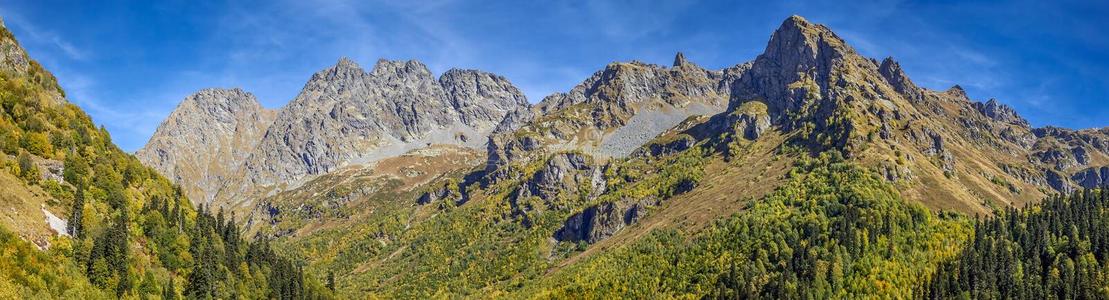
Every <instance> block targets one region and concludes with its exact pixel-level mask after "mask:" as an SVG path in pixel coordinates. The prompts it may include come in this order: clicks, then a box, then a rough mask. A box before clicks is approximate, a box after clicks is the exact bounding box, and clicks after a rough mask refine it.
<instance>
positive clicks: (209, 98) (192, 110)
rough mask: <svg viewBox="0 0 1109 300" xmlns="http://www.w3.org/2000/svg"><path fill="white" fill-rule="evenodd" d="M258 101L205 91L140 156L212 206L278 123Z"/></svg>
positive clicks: (165, 123) (161, 128)
mask: <svg viewBox="0 0 1109 300" xmlns="http://www.w3.org/2000/svg"><path fill="white" fill-rule="evenodd" d="M274 115H275V113H274V111H272V110H268V109H266V108H264V107H262V105H261V104H259V103H258V100H257V99H256V98H255V97H254V95H252V94H250V93H247V92H244V91H243V90H240V89H205V90H201V91H199V92H197V93H195V94H193V95H190V96H188V97H186V98H185V100H184V101H182V102H181V104H179V105H178V106H177V108H176V109H174V110H173V112H172V113H170V115H169V117H167V118H166V120H165V121H163V122H162V124H161V125H160V126H158V129H157V130H156V131H155V132H154V135H153V136H152V137H151V138H150V141H149V142H147V144H146V145H145V146H144V147H143V148H142V149H139V151H138V152H137V153H136V154H135V155H136V156H138V158H139V160H141V161H142V162H143V163H145V164H147V165H149V166H151V167H153V168H154V169H155V170H158V171H159V172H160V173H162V175H164V176H166V177H167V178H169V179H170V180H172V181H173V182H174V183H177V184H180V185H181V186H182V187H184V188H185V193H186V195H187V196H188V197H189V199H192V200H193V201H194V202H197V203H205V204H209V203H210V202H211V201H212V200H213V199H214V197H215V194H216V193H217V192H218V191H219V189H220V188H222V187H223V184H224V183H226V182H227V181H228V180H230V179H231V178H233V177H235V176H238V175H239V174H240V173H239V172H240V169H239V168H240V167H241V166H242V162H243V161H245V160H246V159H247V158H248V157H249V156H250V154H251V152H252V151H253V150H254V149H255V146H257V144H258V141H259V140H261V138H262V135H263V134H264V133H265V132H266V129H267V128H268V127H269V126H270V124H271V123H272V122H273V119H274Z"/></svg>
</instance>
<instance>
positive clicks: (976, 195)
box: [0, 16, 1109, 299]
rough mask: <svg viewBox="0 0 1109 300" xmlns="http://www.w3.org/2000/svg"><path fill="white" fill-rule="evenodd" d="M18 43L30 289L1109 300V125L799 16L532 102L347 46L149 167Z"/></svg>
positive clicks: (157, 138) (188, 133) (217, 107)
mask: <svg viewBox="0 0 1109 300" xmlns="http://www.w3.org/2000/svg"><path fill="white" fill-rule="evenodd" d="M4 32H5V33H6V32H7V31H6V30H5V31H4ZM0 46H3V47H0V50H3V51H4V52H3V53H2V54H3V55H0V58H3V59H5V61H2V62H0V67H4V68H6V69H5V70H4V72H3V76H4V77H3V78H2V79H3V81H2V82H0V109H2V110H0V113H2V116H3V117H4V118H3V119H0V129H3V130H0V148H2V149H3V151H4V153H5V155H4V156H3V157H0V163H2V165H3V166H4V167H5V169H6V170H7V172H6V173H4V172H0V185H3V187H4V191H3V192H0V201H3V202H0V204H4V205H6V207H5V210H4V211H3V212H2V214H4V216H5V217H6V218H5V219H4V220H3V221H4V223H3V224H4V227H3V228H4V229H5V230H6V231H0V246H2V247H3V249H7V252H8V253H15V255H18V256H19V257H20V258H21V259H19V260H14V261H12V262H7V263H0V288H3V289H2V290H3V291H12V293H11V294H12V295H11V296H12V297H22V298H27V297H31V296H37V295H47V297H55V298H73V297H79V296H80V297H92V298H103V297H111V296H112V295H114V296H116V297H140V298H141V297H147V296H159V295H161V296H164V297H167V298H168V297H177V296H186V297H190V298H206V297H212V298H239V297H241V298H285V299H289V298H298V299H299V298H330V297H338V298H405V299H425V298H498V299H499V298H529V299H530V298H560V299H561V298H616V297H622V298H821V299H823V298H836V299H838V298H856V297H859V298H870V297H874V298H912V297H931V298H936V297H939V298H945V297H967V298H1010V297H1037V298H1052V297H1058V298H1081V297H1088V298H1109V290H1107V289H1105V288H1104V287H1105V286H1107V285H1109V272H1106V271H1105V270H1106V269H1105V266H1107V265H1109V262H1106V258H1107V256H1106V255H1105V253H1107V252H1106V251H1105V249H1103V248H1104V246H1105V245H1106V243H1107V242H1106V241H1109V240H1106V239H1104V237H1103V236H1104V234H1103V233H1104V232H1109V231H1107V228H1109V224H1107V223H1105V222H1104V220H1103V219H1104V218H1102V217H1103V215H1104V214H1105V212H1106V211H1107V210H1109V205H1107V203H1106V201H1105V193H1106V192H1105V187H1106V186H1107V185H1109V127H1107V128H1102V129H1085V130H1072V129H1065V128H1058V127H1043V128H1033V127H1032V126H1031V125H1030V124H1029V123H1028V121H1026V120H1025V119H1024V118H1022V117H1021V116H1020V115H1019V114H1018V113H1017V112H1016V111H1015V110H1014V109H1012V108H1010V107H1008V106H1006V105H1004V104H1001V102H999V101H997V100H995V99H989V100H987V101H976V100H973V99H970V98H969V97H968V96H967V95H966V92H965V91H964V90H963V89H962V88H961V87H959V86H957V85H956V86H953V87H951V88H949V89H947V90H943V91H937V90H930V89H926V88H922V87H920V86H918V85H916V84H915V83H914V81H913V80H912V79H911V78H910V76H909V74H906V73H905V72H904V70H903V69H902V68H901V66H900V64H899V63H898V62H897V61H896V60H894V59H893V58H890V57H887V58H884V59H882V60H877V59H874V58H868V57H864V56H862V55H860V54H859V53H858V52H857V51H856V50H855V49H854V48H852V47H851V46H850V44H849V43H848V41H846V40H844V39H843V38H841V37H840V36H839V35H837V34H836V33H835V32H833V31H832V30H831V29H830V28H828V27H826V26H823V25H820V24H815V23H812V22H809V21H808V20H806V19H804V18H802V17H799V16H792V17H789V18H787V19H786V20H784V21H783V22H782V23H781V25H780V26H779V27H778V28H777V29H776V30H775V31H774V32H772V33H771V34H770V38H769V41H768V42H767V45H766V47H765V49H764V50H763V52H762V53H761V54H759V55H758V56H756V57H754V58H742V57H740V58H737V64H735V65H733V66H731V67H727V68H723V69H719V70H710V69H706V68H703V67H701V66H698V65H697V64H695V63H694V62H693V61H692V60H690V59H688V58H686V56H685V55H684V54H682V53H678V54H677V55H676V56H675V58H674V61H673V63H672V64H671V65H669V66H661V65H654V64H648V63H643V62H639V61H629V62H614V63H610V64H608V65H605V66H603V67H601V68H600V69H599V70H598V71H596V72H595V73H593V74H592V75H591V76H589V77H588V78H586V79H584V80H583V81H581V82H580V83H579V84H578V85H576V86H574V87H573V88H571V89H570V90H568V91H565V92H560V93H555V94H552V95H550V96H547V97H545V98H543V99H542V100H541V101H539V102H538V103H536V104H534V105H531V104H529V103H528V100H527V99H526V98H525V97H524V96H523V94H522V93H521V92H520V91H519V89H518V88H516V87H515V86H514V85H513V84H512V83H511V82H510V81H509V80H508V79H507V78H504V77H502V76H499V75H495V74H491V73H487V72H483V71H477V70H461V69H452V70H449V71H447V72H445V73H443V74H439V75H438V76H436V74H433V73H432V72H431V71H430V70H429V69H428V67H427V66H425V65H424V64H423V63H421V62H418V61H414V60H411V61H391V60H384V59H382V60H379V61H377V62H376V64H375V65H374V66H373V68H372V69H369V70H368V71H367V70H366V69H363V68H362V67H361V66H359V65H358V64H357V63H355V62H354V61H352V60H349V59H346V58H343V59H340V60H339V61H338V62H337V63H336V64H335V65H333V66H330V67H328V68H325V69H324V70H321V71H319V72H317V73H315V74H313V75H312V76H311V77H310V78H309V79H308V81H307V83H306V84H305V85H304V87H303V88H302V89H301V91H300V93H299V94H298V95H297V96H296V97H295V98H294V99H292V100H291V101H290V102H289V103H288V104H286V105H285V106H284V107H281V108H280V109H277V110H269V109H266V108H263V107H262V106H261V105H259V104H258V101H257V100H256V99H255V98H254V96H253V95H251V94H250V93H248V92H246V91H242V90H240V89H206V90H202V91H199V92H197V93H196V94H194V95H192V96H189V97H186V98H185V99H184V101H183V102H182V103H181V104H180V105H178V107H177V108H176V109H175V110H174V112H173V113H171V114H170V116H169V117H168V118H167V119H166V120H165V121H164V122H163V123H162V125H161V126H160V127H159V128H158V130H157V132H156V133H155V134H154V136H153V137H152V138H151V140H150V142H149V143H148V144H147V145H146V146H145V147H143V149H141V150H139V151H138V153H137V155H136V156H137V158H136V156H131V155H128V154H126V153H123V152H122V151H120V150H119V149H118V148H116V147H115V146H114V145H112V143H111V141H110V137H109V136H108V133H107V132H106V131H105V130H103V129H102V128H101V129H96V128H95V127H94V126H93V123H92V120H90V119H89V117H88V116H87V115H85V114H84V113H83V112H81V111H80V109H79V108H77V107H76V106H74V105H72V104H69V103H68V102H67V101H66V100H65V95H64V93H63V92H62V90H61V89H60V87H59V86H58V84H57V83H56V81H55V80H54V79H53V76H51V75H49V73H48V72H46V71H45V70H43V69H42V68H41V66H38V65H37V64H36V63H34V61H33V60H31V59H30V58H29V57H27V56H26V54H25V53H23V52H22V49H21V48H19V46H18V43H16V42H15V40H14V38H13V37H11V34H10V33H7V34H6V35H4V39H3V40H0ZM743 59H750V60H749V61H741V60H743ZM140 161H141V162H142V163H140ZM142 164H146V165H147V166H149V167H146V166H143V165H142ZM159 174H161V175H159ZM163 176H164V177H163ZM190 199H191V200H190ZM1045 199H1046V201H1045ZM1040 203H1043V204H1040ZM194 205H196V206H195V207H196V208H193V207H194ZM50 215H56V216H58V218H50V217H49V216H50ZM63 220H64V221H68V224H65V225H61V226H59V225H58V224H59V222H64V221H63ZM50 224H54V226H51V225H50ZM59 227H63V228H59ZM8 231H11V232H12V233H9V232H8ZM271 247H272V248H271ZM36 249H39V250H36ZM28 270H29V271H28ZM1010 274H1012V275H1011V276H1010ZM316 278H326V280H324V281H325V282H326V283H322V282H321V281H320V280H317V279H316Z"/></svg>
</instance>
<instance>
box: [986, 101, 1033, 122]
mask: <svg viewBox="0 0 1109 300" xmlns="http://www.w3.org/2000/svg"><path fill="white" fill-rule="evenodd" d="M974 108H975V109H977V110H978V111H979V112H981V113H982V114H983V115H986V117H989V118H990V119H993V120H994V121H998V122H1005V123H1009V124H1013V125H1018V126H1024V127H1028V121H1026V120H1024V118H1022V117H1021V116H1020V115H1017V112H1016V111H1015V110H1013V108H1012V107H1009V106H1008V105H1005V104H1001V103H999V102H997V99H990V100H989V101H986V103H982V102H975V103H974Z"/></svg>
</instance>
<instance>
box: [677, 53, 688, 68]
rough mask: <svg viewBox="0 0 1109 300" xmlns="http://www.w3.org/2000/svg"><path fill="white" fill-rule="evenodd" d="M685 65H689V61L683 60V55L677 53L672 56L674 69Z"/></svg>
mask: <svg viewBox="0 0 1109 300" xmlns="http://www.w3.org/2000/svg"><path fill="white" fill-rule="evenodd" d="M687 63H689V61H687V60H685V54H682V53H681V52H678V54H677V55H674V67H675V68H676V67H680V66H684V65H685V64H687Z"/></svg>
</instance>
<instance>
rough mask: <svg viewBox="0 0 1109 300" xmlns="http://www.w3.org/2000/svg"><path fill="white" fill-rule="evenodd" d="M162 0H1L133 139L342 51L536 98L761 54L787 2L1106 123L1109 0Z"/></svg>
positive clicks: (910, 65) (299, 76)
mask: <svg viewBox="0 0 1109 300" xmlns="http://www.w3.org/2000/svg"><path fill="white" fill-rule="evenodd" d="M154 2H155V1H52V0H5V1H3V2H2V3H0V16H3V18H4V20H5V22H6V23H7V25H8V27H9V28H10V29H11V30H12V31H13V32H14V33H15V35H16V37H17V38H19V39H20V41H21V42H22V43H23V45H24V47H26V48H27V49H28V51H29V52H30V53H31V55H32V56H33V57H34V58H36V59H38V60H39V61H40V62H42V63H43V64H44V65H45V66H46V67H47V68H48V69H49V70H51V71H52V72H53V73H54V74H55V75H57V76H58V78H59V80H60V81H61V84H62V86H63V87H64V88H65V89H66V90H67V92H68V94H69V98H70V100H71V101H73V102H75V103H77V104H78V105H80V106H81V107H82V108H84V109H85V110H86V111H88V112H89V114H91V115H92V117H93V119H94V120H95V121H96V122H97V123H99V124H103V125H104V126H106V127H107V128H108V130H109V131H110V132H111V133H112V135H113V138H114V139H115V141H116V143H117V144H119V145H120V146H121V147H122V148H123V149H125V150H128V151H134V150H136V149H138V148H140V147H142V145H143V144H144V143H146V140H147V139H149V137H150V135H151V134H152V133H153V132H154V129H155V128H157V126H158V124H159V123H160V122H161V120H162V119H163V118H165V117H166V115H168V114H169V112H170V111H172V110H173V108H174V107H175V106H176V105H177V103H178V102H180V101H181V100H182V99H183V98H184V97H185V96H187V95H189V94H191V93H192V92H194V91H196V90H199V89H201V88H206V87H241V88H243V89H245V90H247V91H250V92H252V93H254V94H255V95H257V96H258V97H259V99H260V100H261V101H262V103H263V105H265V106H266V107H270V108H278V107H281V106H282V105H284V104H285V103H286V102H288V101H289V100H290V99H292V98H293V97H294V96H295V95H296V93H297V92H298V91H299V90H300V88H301V87H302V86H303V85H304V82H305V81H306V80H307V79H308V77H309V76H311V74H312V73H314V72H316V71H318V70H320V69H323V68H325V67H327V66H330V65H333V64H334V63H335V62H336V60H337V59H338V58H339V57H342V56H346V57H350V58H352V59H354V60H355V61H357V62H359V63H360V64H362V65H363V66H364V67H371V66H372V65H373V63H374V62H375V61H376V60H377V59H378V58H388V59H417V60H420V61H422V62H424V63H426V64H427V65H428V66H429V67H430V68H431V69H432V71H433V72H435V73H437V74H438V73H441V72H443V71H446V70H447V69H449V68H452V67H458V68H474V69H481V70H485V71H490V72H494V73H498V74H501V75H504V76H505V77H507V78H508V79H509V80H511V81H512V82H513V83H515V84H516V85H517V86H519V87H520V88H521V89H522V90H524V92H525V93H526V94H527V96H528V98H529V99H530V100H531V101H532V102H535V101H538V100H539V99H541V98H542V97H543V96H545V95H548V94H550V93H552V92H557V91H565V90H568V89H570V88H571V87H573V86H574V85H575V84H577V83H578V82H580V81H581V80H583V79H585V78H586V77H588V76H589V75H590V74H592V73H593V72H595V71H596V70H598V69H600V68H602V67H603V66H604V65H605V64H607V63H609V62H612V61H626V60H633V59H636V60H641V61H646V62H651V63H658V64H669V63H670V62H671V61H672V60H673V56H674V53H675V52H677V51H682V52H684V53H685V54H686V57H688V58H689V59H690V60H691V61H693V62H696V63H698V64H700V65H702V66H705V67H708V68H723V67H726V66H730V65H734V64H738V63H742V62H744V61H748V60H751V59H753V58H754V57H755V56H756V55H758V54H759V53H761V52H762V50H763V48H765V46H766V42H767V40H768V39H769V37H770V33H771V32H772V31H773V30H774V29H775V28H776V27H777V26H778V25H779V24H780V23H781V22H782V20H784V19H785V18H786V17H788V16H789V15H793V14H798V15H801V16H804V17H806V18H808V19H809V20H810V21H813V22H817V23H822V24H825V25H828V26H829V27H831V28H832V30H834V31H835V32H837V33H838V34H839V35H840V36H842V37H843V38H845V39H846V40H847V41H848V43H850V44H851V45H853V46H854V47H855V48H856V49H858V50H859V52H861V53H863V54H864V55H867V56H870V57H875V58H879V59H880V58H882V57H885V56H893V57H894V58H895V59H897V60H898V61H900V62H901V65H902V67H903V68H904V69H905V70H906V72H907V73H908V74H909V76H910V77H911V78H912V79H913V80H914V81H916V82H917V83H918V84H920V85H922V86H924V87H928V88H932V89H946V88H948V87H950V86H951V85H954V84H960V85H962V86H963V87H964V88H965V89H966V90H967V91H968V93H969V94H970V95H971V97H972V98H975V99H978V100H986V99H989V98H997V99H998V100H999V101H1001V102H1003V103H1007V104H1010V105H1012V106H1014V107H1015V108H1016V109H1017V110H1018V111H1019V112H1020V113H1021V114H1022V115H1024V116H1025V117H1026V118H1028V119H1029V121H1031V122H1032V124H1033V125H1036V126H1043V125H1058V126H1064V127H1071V128H1088V127H1101V126H1109V18H1107V17H1106V16H1107V15H1109V1H1101V0H1095V1H1087V2H1081V1H1061V2H1056V1H1023V0H1020V1H970V2H968V1H927V2H914V1H868V2H860V3H852V4H842V3H836V2H839V1H815V2H810V1H791V0H786V1H757V2H756V1H753V2H751V3H734V2H732V1H452V0H443V1H353V0H352V1H346V0H329V1H306V0H304V1H302V0H291V1H290V0H273V1H227V2H223V1H156V2H157V3H154ZM763 2H769V3H763Z"/></svg>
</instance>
